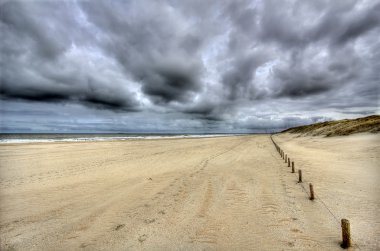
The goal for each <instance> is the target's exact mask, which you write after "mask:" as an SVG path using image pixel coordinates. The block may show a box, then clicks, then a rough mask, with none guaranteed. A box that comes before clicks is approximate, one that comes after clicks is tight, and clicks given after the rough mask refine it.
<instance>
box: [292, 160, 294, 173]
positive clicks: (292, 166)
mask: <svg viewBox="0 0 380 251" xmlns="http://www.w3.org/2000/svg"><path fill="white" fill-rule="evenodd" d="M292 173H294V161H292Z"/></svg>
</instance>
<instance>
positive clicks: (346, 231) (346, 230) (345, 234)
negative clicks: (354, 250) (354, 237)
mask: <svg viewBox="0 0 380 251" xmlns="http://www.w3.org/2000/svg"><path fill="white" fill-rule="evenodd" d="M341 222H342V238H343V241H342V244H341V247H342V248H349V247H351V231H350V222H349V221H348V220H347V219H342V221H341Z"/></svg>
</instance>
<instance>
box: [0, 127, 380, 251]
mask: <svg viewBox="0 0 380 251" xmlns="http://www.w3.org/2000/svg"><path fill="white" fill-rule="evenodd" d="M273 138H274V140H275V141H276V142H277V143H278V144H279V145H280V146H281V147H282V148H283V149H284V150H285V152H286V153H287V154H288V155H289V157H290V158H291V160H292V161H295V163H296V169H298V168H301V169H302V170H303V175H304V182H303V183H302V184H298V183H297V180H298V177H297V175H296V174H293V173H291V169H290V168H288V167H287V164H285V163H284V161H283V160H282V159H281V157H280V155H279V154H278V153H277V151H276V149H275V147H274V145H273V144H272V142H271V140H270V137H269V135H252V136H236V137H220V138H194V139H192V138H190V139H158V140H127V141H107V142H75V143H74V142H65V143H63V142H60V143H33V144H2V145H0V161H1V162H0V234H1V250H342V249H341V248H340V246H339V243H340V241H341V230H340V222H339V221H340V219H341V218H347V219H349V220H350V222H351V231H352V239H353V243H354V246H353V247H352V248H351V250H379V249H380V237H379V236H380V217H379V216H380V182H379V180H380V179H379V178H380V169H379V168H380V166H379V163H380V143H379V142H380V135H379V134H377V135H375V134H356V135H351V136H344V137H331V138H324V137H297V135H295V134H282V135H276V136H274V137H273ZM309 182H312V183H313V185H314V188H315V192H316V196H317V198H316V200H314V201H310V200H309V199H308V194H307V193H306V191H307V190H306V191H305V190H304V188H305V189H307V188H308V183H309Z"/></svg>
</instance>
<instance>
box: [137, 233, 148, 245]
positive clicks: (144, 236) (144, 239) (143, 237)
mask: <svg viewBox="0 0 380 251" xmlns="http://www.w3.org/2000/svg"><path fill="white" fill-rule="evenodd" d="M147 238H148V236H146V234H143V235H141V236H139V238H138V240H139V242H141V243H143V242H144V241H146V239H147Z"/></svg>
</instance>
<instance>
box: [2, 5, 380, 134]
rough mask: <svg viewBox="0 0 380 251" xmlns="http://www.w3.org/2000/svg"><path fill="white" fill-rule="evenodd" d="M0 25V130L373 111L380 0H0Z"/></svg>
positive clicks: (163, 126)
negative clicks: (29, 125) (0, 120)
mask: <svg viewBox="0 0 380 251" xmlns="http://www.w3.org/2000/svg"><path fill="white" fill-rule="evenodd" d="M0 33H1V34H2V39H1V41H0V48H1V57H0V67H1V74H0V81H1V89H0V102H1V106H0V110H1V114H2V117H3V118H2V123H1V130H2V131H3V132H12V131H17V132H19V131H41V132H50V131H57V130H58V128H59V130H60V131H76V129H75V128H78V127H81V128H82V129H83V128H87V130H88V131H90V132H96V131H102V132H104V131H109V132H115V131H116V132H131V131H133V132H139V131H141V132H166V131H169V132H262V131H268V130H269V131H273V130H280V129H283V128H286V127H289V126H295V125H300V124H304V123H312V122H316V121H323V120H329V119H339V118H351V117H358V116H361V115H367V114H373V113H379V100H380V89H379V88H380V87H379V86H380V40H379V37H380V2H379V1H373V0H363V1H359V0H357V1H355V0H337V1H323V0H316V1H301V0H287V1H272V0H270V1H253V0H252V1H248V0H238V1H216V0H209V1H190V0H188V1H187V0H185V1H171V0H160V1H154V2H152V1H132V0H131V1H119V0H111V1H107V2H105V1H96V0H95V1H75V0H70V1H27V0H21V1H8V0H0ZM53 108H54V109H53ZM11 111H12V112H11ZM37 111H38V112H37ZM84 114H90V115H86V116H84ZM62 118H65V120H62ZM32 122H33V124H34V127H33V126H31V127H28V126H27V124H28V123H32ZM57 123H59V124H60V125H59V126H58V125H57ZM27 128H29V129H27Z"/></svg>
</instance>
